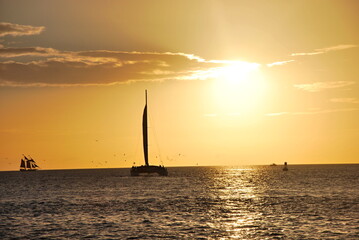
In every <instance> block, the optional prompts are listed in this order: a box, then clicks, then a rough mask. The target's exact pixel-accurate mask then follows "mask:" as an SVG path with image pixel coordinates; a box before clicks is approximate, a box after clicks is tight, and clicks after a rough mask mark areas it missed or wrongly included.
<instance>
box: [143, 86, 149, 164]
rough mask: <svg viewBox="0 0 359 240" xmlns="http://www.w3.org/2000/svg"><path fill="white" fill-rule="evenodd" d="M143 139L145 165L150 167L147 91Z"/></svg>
mask: <svg viewBox="0 0 359 240" xmlns="http://www.w3.org/2000/svg"><path fill="white" fill-rule="evenodd" d="M142 137H143V154H144V157H145V165H146V166H148V165H149V164H148V129H147V90H146V105H145V108H144V109H143V116H142Z"/></svg>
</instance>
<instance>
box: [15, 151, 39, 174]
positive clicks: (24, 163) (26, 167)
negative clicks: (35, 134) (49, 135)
mask: <svg viewBox="0 0 359 240" xmlns="http://www.w3.org/2000/svg"><path fill="white" fill-rule="evenodd" d="M38 169H39V166H38V165H37V164H36V162H35V160H34V159H32V158H31V157H30V156H29V158H27V157H26V156H25V155H24V157H23V158H21V163H20V171H21V172H25V171H36V170H38Z"/></svg>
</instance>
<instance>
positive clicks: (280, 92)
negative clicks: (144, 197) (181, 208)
mask: <svg viewBox="0 0 359 240" xmlns="http://www.w3.org/2000/svg"><path fill="white" fill-rule="evenodd" d="M358 12H359V2H358V1H355V0H333V1H326V0H314V1H313V0H296V1H284V0H276V1H265V0H259V1H247V0H238V1H234V0H222V1H217V0H212V1H207V0H198V1H187V0H185V1H164V0H154V1H145V0H138V1H114V0H106V1H100V0H97V1H90V2H89V1H84V0H79V1H69V0H62V1H59V0H53V1H45V0H34V1H26V0H12V1H4V0H0V116H1V117H0V171H5V170H17V169H19V164H20V158H21V157H22V154H23V153H24V154H30V155H31V156H32V157H33V158H34V159H35V160H37V162H38V164H39V165H40V166H41V167H42V168H43V169H67V168H107V167H109V168H112V167H131V166H132V164H133V162H136V164H142V163H143V154H142V149H141V115H142V110H143V107H144V90H145V89H148V91H149V115H150V162H151V163H153V164H164V165H165V166H195V165H199V166H209V165H255V164H264V165H268V164H271V163H277V164H282V163H283V162H284V161H287V162H289V163H290V164H322V163H323V164H324V163H328V164H331V163H359V160H358V159H359V158H358V157H359V148H358V147H357V145H358V142H359V86H358V82H359V79H358V76H359V68H358V62H359V48H358V46H359V30H358V23H359V16H358V14H357V13H358Z"/></svg>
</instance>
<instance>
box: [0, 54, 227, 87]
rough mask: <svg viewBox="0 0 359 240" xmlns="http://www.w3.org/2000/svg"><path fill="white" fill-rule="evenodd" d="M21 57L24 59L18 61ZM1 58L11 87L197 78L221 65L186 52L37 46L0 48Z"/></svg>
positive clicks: (2, 75)
mask: <svg viewBox="0 0 359 240" xmlns="http://www.w3.org/2000/svg"><path fill="white" fill-rule="evenodd" d="M23 56H26V57H27V58H26V61H25V60H24V59H22V61H18V60H17V58H18V57H23ZM0 57H2V58H5V59H6V61H3V62H0V86H14V87H18V86H68V85H86V86H87V85H98V84H105V85H106V84H116V83H123V82H132V81H163V80H168V79H173V80H175V79H176V80H197V79H200V77H197V76H196V73H198V72H201V71H203V72H206V71H207V70H208V69H211V68H218V67H220V66H223V65H224V63H222V62H218V63H216V62H211V61H205V60H204V59H202V58H200V57H198V56H194V55H191V54H185V53H170V52H165V53H158V52H123V51H104V50H103V51H102V50H101V51H100V50H99V51H79V52H75V51H72V52H71V51H59V50H56V49H53V48H40V47H30V48H0ZM39 57H41V58H40V60H39ZM29 59H30V60H29Z"/></svg>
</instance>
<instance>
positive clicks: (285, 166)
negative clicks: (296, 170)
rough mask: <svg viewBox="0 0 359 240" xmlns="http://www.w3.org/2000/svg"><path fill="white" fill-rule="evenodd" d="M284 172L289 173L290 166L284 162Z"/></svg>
mask: <svg viewBox="0 0 359 240" xmlns="http://www.w3.org/2000/svg"><path fill="white" fill-rule="evenodd" d="M283 171H288V165H287V162H284V168H283Z"/></svg>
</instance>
